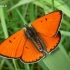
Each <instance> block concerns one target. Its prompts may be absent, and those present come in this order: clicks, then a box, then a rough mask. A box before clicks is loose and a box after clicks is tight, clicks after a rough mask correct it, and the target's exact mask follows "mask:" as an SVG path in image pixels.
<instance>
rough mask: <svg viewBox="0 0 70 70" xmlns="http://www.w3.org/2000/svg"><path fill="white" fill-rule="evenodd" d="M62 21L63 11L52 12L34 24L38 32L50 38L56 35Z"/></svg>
mask: <svg viewBox="0 0 70 70" xmlns="http://www.w3.org/2000/svg"><path fill="white" fill-rule="evenodd" d="M61 19H62V11H60V10H58V11H54V12H51V13H49V14H47V15H45V16H43V17H41V18H38V19H37V20H35V21H34V22H33V23H32V26H33V27H34V28H35V29H36V31H37V32H39V33H42V34H44V35H46V36H48V37H52V36H54V35H56V33H57V31H58V28H59V26H60V23H61Z"/></svg>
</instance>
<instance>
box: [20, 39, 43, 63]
mask: <svg viewBox="0 0 70 70" xmlns="http://www.w3.org/2000/svg"><path fill="white" fill-rule="evenodd" d="M42 57H44V53H43V52H40V51H38V50H37V49H36V47H35V46H34V44H33V43H32V42H31V41H30V40H29V39H27V41H26V43H25V45H24V49H23V54H22V56H21V60H22V61H23V62H25V63H33V62H36V61H38V60H40V59H41V58H42Z"/></svg>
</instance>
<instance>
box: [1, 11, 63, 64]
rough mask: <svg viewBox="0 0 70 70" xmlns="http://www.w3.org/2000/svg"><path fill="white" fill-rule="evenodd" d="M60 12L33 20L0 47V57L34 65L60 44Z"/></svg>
mask: <svg viewBox="0 0 70 70" xmlns="http://www.w3.org/2000/svg"><path fill="white" fill-rule="evenodd" d="M61 19H62V11H61V10H57V11H54V12H51V13H49V14H47V15H45V16H43V17H40V18H38V19H37V20H35V21H34V22H33V23H32V24H31V26H29V25H25V29H22V30H19V31H18V32H16V33H15V34H13V35H12V36H11V37H9V38H7V39H6V40H5V41H4V42H3V43H1V45H0V55H1V56H5V57H8V58H15V59H17V58H18V59H20V60H21V61H23V62H24V63H34V62H37V61H38V60H40V59H41V58H43V57H44V56H45V52H47V53H50V52H51V51H53V50H54V49H55V48H56V47H57V45H58V44H59V42H60V39H61V34H60V31H59V30H58V29H59V26H60V23H61Z"/></svg>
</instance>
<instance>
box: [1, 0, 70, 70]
mask: <svg viewBox="0 0 70 70" xmlns="http://www.w3.org/2000/svg"><path fill="white" fill-rule="evenodd" d="M55 10H62V11H63V20H62V23H61V27H60V32H61V35H62V39H61V42H60V44H59V46H58V48H57V49H56V50H55V51H54V52H52V53H51V54H46V57H45V58H44V59H42V60H40V61H39V62H38V63H35V64H24V63H22V62H21V61H20V60H14V59H7V58H3V57H0V70H70V1H69V0H20V1H19V0H0V43H1V42H3V41H4V40H5V39H6V38H7V37H9V36H11V35H12V34H14V33H15V32H17V31H18V30H20V29H22V28H23V27H24V24H25V23H28V24H30V23H32V22H33V21H34V20H36V19H37V18H39V17H41V16H44V15H45V14H47V13H49V12H52V11H55Z"/></svg>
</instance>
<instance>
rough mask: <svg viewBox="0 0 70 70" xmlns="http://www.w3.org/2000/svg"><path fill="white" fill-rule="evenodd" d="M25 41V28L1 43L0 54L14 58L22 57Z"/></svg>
mask: <svg viewBox="0 0 70 70" xmlns="http://www.w3.org/2000/svg"><path fill="white" fill-rule="evenodd" d="M25 41H26V37H25V35H24V30H20V31H18V32H16V33H15V34H13V35H12V36H11V37H9V38H8V39H6V40H5V41H4V42H3V43H2V44H1V45H0V54H1V55H3V56H6V57H12V58H18V57H20V56H21V54H22V52H23V46H24V44H25Z"/></svg>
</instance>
